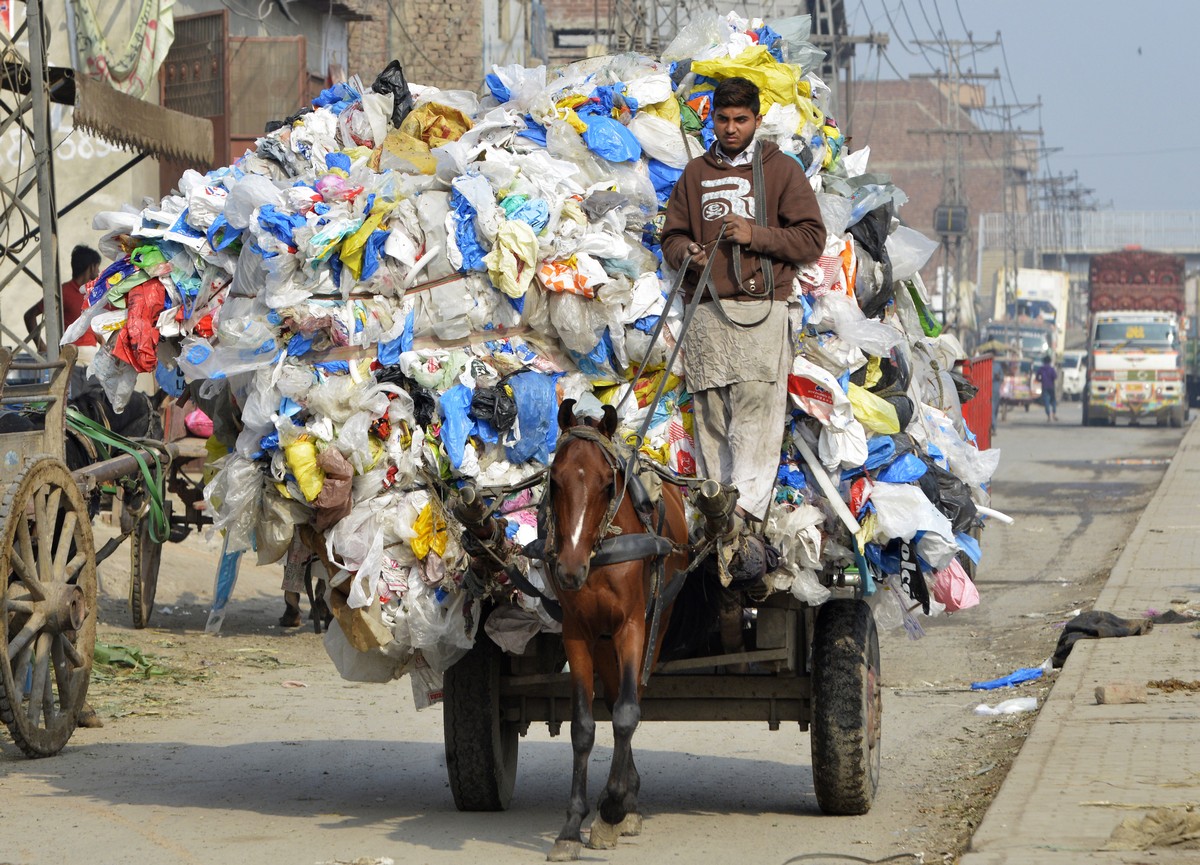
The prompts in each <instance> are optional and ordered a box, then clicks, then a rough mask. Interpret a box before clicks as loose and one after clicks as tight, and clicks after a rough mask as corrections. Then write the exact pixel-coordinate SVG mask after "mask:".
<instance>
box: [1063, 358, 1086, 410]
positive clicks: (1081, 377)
mask: <svg viewBox="0 0 1200 865" xmlns="http://www.w3.org/2000/svg"><path fill="white" fill-rule="evenodd" d="M1059 375H1060V378H1061V380H1062V395H1063V399H1064V400H1068V399H1079V396H1080V394H1082V393H1083V387H1084V385H1085V384H1086V383H1087V352H1086V351H1080V350H1078V349H1072V350H1071V351H1064V352H1063V356H1062V364H1061V367H1060V373H1059Z"/></svg>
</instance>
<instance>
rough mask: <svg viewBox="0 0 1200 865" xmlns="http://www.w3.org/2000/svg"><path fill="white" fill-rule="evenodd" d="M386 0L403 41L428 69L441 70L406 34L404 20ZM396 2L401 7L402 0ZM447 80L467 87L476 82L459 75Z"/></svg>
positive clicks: (406, 27) (391, 3) (406, 26)
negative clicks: (398, 26)
mask: <svg viewBox="0 0 1200 865" xmlns="http://www.w3.org/2000/svg"><path fill="white" fill-rule="evenodd" d="M386 2H387V7H388V11H389V12H391V13H392V17H393V18H395V19H396V23H397V24H398V25H400V33H401V35H402V36H403V37H404V41H405V42H407V43H408V44H409V46H411V47H412V50H413V53H414V54H416V55H417V56H418V57H420V58H421V59H422V60H424V61H425V63H426V64H428V66H429V69H430V71H441V70H440V64H438V63H437V62H435V61H434V60H433V59H432V58H430V57H429V55H428V54H426V53H425V52H424V51H422V50H421V46H420V45H418V44H417V42H416V40H415V39H413V38H412V37H411V36H410V35H408V25H407V24H406V23H405V22H404V19H403V18H402V17H401V15H400V13H399V12H397V11H396V7H395V5H393V2H392V0H386ZM398 2H400V3H401V7H402V8H403V3H404V0H398ZM447 80H449V81H452V82H453V83H455V84H465V85H467V86H468V87H472V86H473V85H474V84H475V83H476V82H473V81H470V80H468V79H466V78H459V77H453V76H451V77H448V79H447Z"/></svg>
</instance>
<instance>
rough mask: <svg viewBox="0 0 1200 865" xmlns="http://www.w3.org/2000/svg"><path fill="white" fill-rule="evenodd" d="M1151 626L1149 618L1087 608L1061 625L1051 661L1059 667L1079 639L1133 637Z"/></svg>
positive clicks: (1150, 628) (1146, 630)
mask: <svg viewBox="0 0 1200 865" xmlns="http://www.w3.org/2000/svg"><path fill="white" fill-rule="evenodd" d="M1153 628H1154V622H1152V621H1150V620H1149V619H1122V618H1120V617H1118V616H1116V615H1114V614H1112V613H1107V612H1104V611H1103V610H1089V611H1088V612H1086V613H1080V614H1079V615H1078V616H1076V617H1075V618H1073V619H1071V621H1069V622H1067V624H1066V625H1065V626H1064V627H1063V632H1062V635H1061V636H1060V637H1059V638H1058V647H1057V648H1056V649H1055V650H1054V657H1053V659H1052V663H1053V664H1054V667H1055V669H1058V668H1059V667H1061V666H1062V665H1063V664H1064V663H1065V662H1066V660H1067V656H1068V655H1070V654H1071V649H1072V648H1073V647H1074V645H1075V643H1076V642H1078V641H1079V640H1095V639H1099V638H1100V637H1134V636H1138V635H1140V634H1148V633H1149V632H1150V631H1151V630H1152V629H1153Z"/></svg>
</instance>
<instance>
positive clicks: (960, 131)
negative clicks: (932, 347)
mask: <svg viewBox="0 0 1200 865" xmlns="http://www.w3.org/2000/svg"><path fill="white" fill-rule="evenodd" d="M913 44H914V45H916V46H917V47H919V48H921V49H925V48H932V49H933V50H935V51H938V52H940V53H941V54H942V55H943V57H944V58H945V61H946V70H945V71H944V72H943V71H938V72H933V73H928V74H924V75H913V76H911V77H912V78H915V79H922V78H924V79H931V80H933V81H936V82H937V84H938V87H939V89H940V90H942V91H943V95H944V97H945V99H944V101H943V105H944V106H945V111H946V114H945V117H943V119H942V125H941V126H940V127H938V128H935V129H928V130H910V131H912V132H920V133H925V134H930V135H940V136H943V137H944V139H945V142H944V144H945V145H948V146H943V149H942V164H943V170H942V197H941V201H940V202H939V203H938V206H937V207H936V208H935V209H934V216H933V223H934V231H935V232H937V234H938V236H939V237H940V239H941V243H942V279H941V283H942V324H943V325H944V326H945V327H947V328H949V329H950V330H952V331H954V332H955V333H958V332H959V330H960V326H961V310H960V309H959V296H960V293H961V285H962V271H963V265H962V248H963V240H964V238H965V237H966V236H967V233H968V231H969V208H968V204H969V202H968V201H967V196H966V190H965V188H964V182H963V140H964V139H965V138H967V137H969V136H972V135H979V134H980V130H979V129H978V128H977V127H976V126H975V124H974V122H972V121H971V119H970V117H969V116H968V114H967V110H968V109H969V108H971V107H976V108H977V107H981V106H974V105H972V101H971V100H969V99H968V100H966V101H964V99H963V96H964V88H965V87H967V86H969V85H971V84H973V83H975V82H978V81H994V80H999V78H1000V75H999V73H998V72H989V73H977V72H964V71H963V68H962V64H963V59H964V54H966V55H970V56H973V55H974V54H975V53H977V52H979V51H982V50H986V49H988V48H993V47H995V46H997V45H999V44H1000V42H999V40H996V41H992V42H976V41H974V39H968V40H960V39H939V40H935V41H924V40H914V42H913ZM966 92H967V95H968V96H970V95H971V91H966Z"/></svg>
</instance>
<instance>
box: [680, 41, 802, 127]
mask: <svg viewBox="0 0 1200 865" xmlns="http://www.w3.org/2000/svg"><path fill="white" fill-rule="evenodd" d="M692 71H693V72H695V73H696V74H697V75H704V76H706V77H708V78H713V79H716V80H717V81H724V80H725V79H726V78H746V79H748V80H750V81H752V82H754V83H755V84H757V85H758V90H759V96H760V97H761V99H762V111H763V113H764V114H765V113H766V112H767V109H768V108H770V107H771V106H772V105H774V104H775V103H776V102H781V103H783V104H784V105H796V106H797V107H799V108H800V109H801V113H807V112H806V111H805V108H804V106H802V105H800V101H801V98H800V97H801V93H800V88H799V84H800V81H801V76H800V70H799V68H798V67H796V66H791V65H789V64H786V63H779V62H777V61H776V60H775V58H774V57H772V56H771V54H770V52H769V51H768V50H767V48H766V46H765V45H751V46H750V47H749V48H747V49H745V50H744V51H742V53H741V54H739V55H738V56H737V57H719V58H716V59H714V60H699V61H696V62H694V63H693V64H692ZM806 101H807V100H806ZM810 105H811V103H810Z"/></svg>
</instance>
